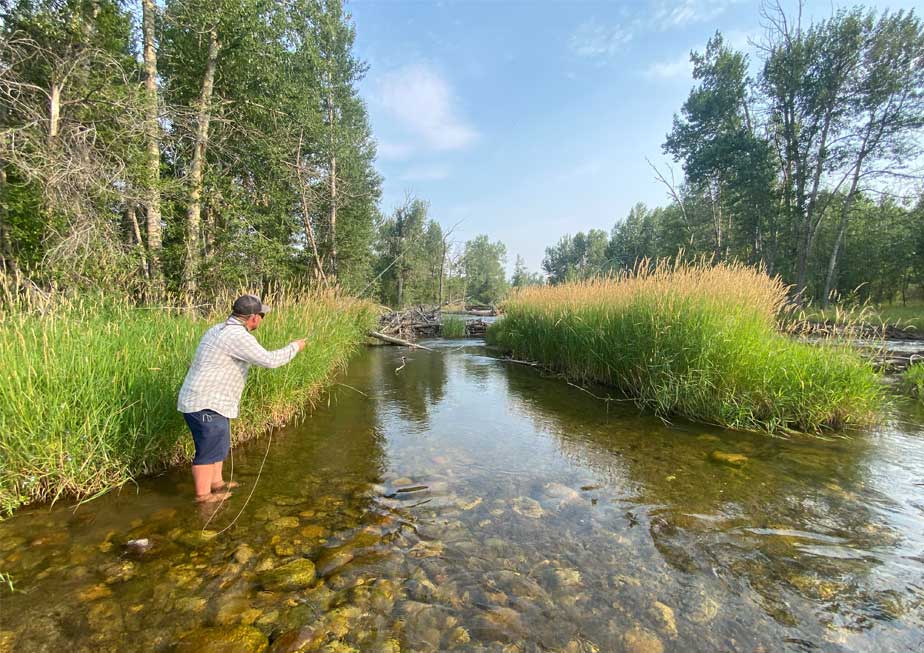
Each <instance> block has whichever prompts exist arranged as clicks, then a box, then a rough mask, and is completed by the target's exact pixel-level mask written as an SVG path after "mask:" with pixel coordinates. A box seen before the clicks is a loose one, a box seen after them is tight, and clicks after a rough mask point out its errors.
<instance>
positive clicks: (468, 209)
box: [347, 0, 916, 271]
mask: <svg viewBox="0 0 924 653" xmlns="http://www.w3.org/2000/svg"><path fill="white" fill-rule="evenodd" d="M791 4H792V6H795V5H794V3H791ZM842 4H847V5H853V4H855V3H852V2H850V3H840V2H809V3H807V7H806V9H805V13H806V14H807V15H809V16H815V17H821V18H824V17H827V16H830V15H831V13H832V11H833V10H834V9H835V8H837V7H840V6H842ZM864 4H866V5H867V6H874V7H877V8H885V7H888V8H890V9H900V8H909V7H913V6H914V5H915V4H916V3H915V2H909V1H905V0H896V1H893V2H888V3H880V2H872V3H871V2H866V3H864ZM347 9H348V11H350V12H351V13H352V15H353V19H354V21H355V24H356V30H357V39H356V48H355V51H356V54H357V55H358V56H359V57H360V58H361V59H363V60H365V61H366V62H367V63H368V64H369V66H370V69H369V72H368V74H367V76H366V78H365V79H364V80H363V82H362V83H361V85H360V92H361V94H362V96H363V98H364V99H365V101H366V103H367V106H368V109H369V114H370V117H371V120H372V128H373V132H374V134H375V136H376V139H377V140H378V142H379V156H378V163H377V167H378V169H379V171H380V172H381V174H382V175H383V176H384V179H385V181H384V186H383V197H382V209H383V210H384V211H385V212H388V213H390V212H391V211H392V210H393V209H394V207H395V206H397V205H398V204H399V203H401V201H402V200H403V198H404V197H405V195H406V194H407V193H410V194H413V195H415V196H417V197H420V198H422V199H425V200H428V201H429V202H430V204H431V211H430V215H431V217H432V218H435V219H437V220H438V221H439V222H440V223H441V224H442V225H443V226H444V227H447V228H448V227H450V226H452V225H454V224H456V223H457V222H459V221H462V223H461V225H460V226H459V227H458V228H457V229H456V231H455V233H454V234H453V238H454V239H456V240H458V241H459V242H464V240H467V239H469V238H471V237H473V236H475V235H477V234H479V233H486V234H488V236H490V238H491V239H492V240H501V241H503V242H504V243H505V244H506V245H507V252H508V257H507V258H508V262H507V263H508V269H512V266H513V262H514V260H515V257H516V255H517V254H519V255H521V256H523V258H524V259H525V260H526V263H527V265H528V267H529V268H530V269H531V270H533V271H537V270H539V266H540V263H541V261H542V257H543V254H544V250H545V247H546V246H548V245H551V244H554V243H555V242H556V241H557V240H558V239H559V238H560V237H561V236H562V235H564V234H566V233H575V232H577V231H586V230H588V229H590V228H602V229H606V230H607V231H609V230H610V229H611V228H612V227H613V224H614V223H615V222H617V221H618V220H621V219H623V218H624V217H625V216H626V214H627V213H628V211H629V209H630V208H631V206H632V205H634V204H635V203H636V202H645V203H646V204H648V205H650V206H655V205H658V204H664V203H666V202H667V199H666V195H665V189H664V187H663V186H661V185H659V183H658V182H657V181H656V180H655V179H654V176H653V173H652V171H651V170H650V168H649V167H648V164H647V163H646V158H648V159H650V160H651V161H652V162H654V163H655V164H657V165H659V166H661V167H662V168H664V166H665V165H666V164H667V163H668V162H669V161H668V160H667V159H666V158H665V157H664V155H663V154H662V153H661V144H662V143H663V142H664V136H665V134H666V133H667V132H668V131H670V128H671V121H672V118H673V115H674V113H676V112H678V111H679V110H680V107H681V105H682V104H683V102H684V100H685V99H686V97H687V95H688V93H689V91H690V88H691V87H692V84H693V80H692V77H691V75H690V66H689V63H688V61H689V53H690V50H702V49H703V48H704V47H705V44H706V41H707V40H708V39H709V37H710V36H711V35H712V34H714V33H715V31H716V30H720V31H721V32H722V33H723V34H724V35H725V37H726V39H727V40H728V41H729V42H730V43H732V44H733V45H734V46H736V47H739V48H741V49H744V50H745V51H750V50H751V49H752V48H751V46H749V45H748V39H749V38H750V39H752V40H753V39H757V40H759V39H760V37H761V34H762V28H761V18H760V3H759V2H757V1H751V0H747V1H736V0H680V1H677V2H667V1H664V0H634V1H631V2H525V1H521V2H487V1H479V2H474V1H469V2H423V1H416V2H408V1H399V0H354V1H353V2H351V3H349V4H348V7H347ZM674 167H675V172H676V173H677V174H678V175H679V174H680V172H679V169H678V166H674ZM665 170H666V168H665Z"/></svg>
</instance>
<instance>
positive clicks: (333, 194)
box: [327, 79, 337, 279]
mask: <svg viewBox="0 0 924 653" xmlns="http://www.w3.org/2000/svg"><path fill="white" fill-rule="evenodd" d="M328 84H330V79H328ZM327 125H328V128H329V129H330V217H329V221H330V223H329V231H328V236H329V238H330V272H331V276H332V277H334V279H336V278H337V152H336V139H335V138H334V131H335V125H334V97H333V91H332V89H331V88H330V87H328V90H327Z"/></svg>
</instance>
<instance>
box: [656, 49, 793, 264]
mask: <svg viewBox="0 0 924 653" xmlns="http://www.w3.org/2000/svg"><path fill="white" fill-rule="evenodd" d="M690 58H691V60H692V61H693V78H694V79H696V80H698V81H699V82H700V83H699V86H697V87H696V88H694V89H693V90H692V91H691V92H690V96H689V97H688V98H687V101H686V102H685V103H684V105H683V108H682V109H681V116H675V117H674V128H673V131H671V133H670V134H668V136H667V140H666V141H665V144H664V150H665V152H667V153H669V154H672V155H673V156H674V159H675V160H678V161H682V162H683V169H684V173H685V174H686V179H687V182H688V183H689V184H690V185H691V186H692V187H693V188H694V189H695V190H696V191H697V193H699V194H701V195H702V196H703V197H705V198H706V199H707V200H708V203H709V207H710V217H711V220H710V222H711V227H712V228H711V241H712V251H713V253H714V255H715V256H716V257H717V258H720V259H721V258H726V259H727V258H731V257H733V256H737V257H739V258H744V259H747V260H752V261H755V262H756V261H764V262H766V261H767V260H768V259H769V260H771V261H772V259H773V258H774V256H775V251H776V224H775V220H774V218H773V215H774V207H773V206H772V196H773V188H774V162H773V153H772V149H771V147H770V143H769V142H768V141H767V140H766V139H765V138H762V137H760V136H758V135H757V134H756V133H755V131H754V128H755V124H754V121H753V120H752V118H751V115H752V113H753V110H752V109H751V108H750V103H751V99H750V97H749V90H748V89H749V84H750V81H749V79H748V77H747V57H745V56H744V55H743V54H741V53H739V52H733V51H731V50H730V49H728V48H727V47H726V46H725V43H724V41H723V39H722V35H721V34H719V33H716V35H715V36H713V37H712V38H711V39H710V40H709V42H708V44H707V45H706V51H705V53H704V54H698V53H696V52H694V53H692V54H691V56H690Z"/></svg>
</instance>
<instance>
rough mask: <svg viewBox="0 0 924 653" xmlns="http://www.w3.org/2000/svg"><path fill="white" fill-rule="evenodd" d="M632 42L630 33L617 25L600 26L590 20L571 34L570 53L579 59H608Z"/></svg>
mask: <svg viewBox="0 0 924 653" xmlns="http://www.w3.org/2000/svg"><path fill="white" fill-rule="evenodd" d="M631 40H632V32H631V31H630V30H628V29H625V28H623V27H621V26H619V25H601V24H600V23H598V22H597V21H596V20H594V19H591V20H588V21H586V22H584V23H582V24H581V25H580V26H578V28H577V29H576V30H575V31H574V32H573V33H572V34H571V38H570V39H569V45H570V47H571V51H572V52H574V53H575V54H576V55H578V56H579V57H586V58H589V59H610V58H612V57H613V56H614V55H616V54H617V53H619V52H620V51H621V50H622V48H623V46H625V45H626V44H627V43H629V41H631Z"/></svg>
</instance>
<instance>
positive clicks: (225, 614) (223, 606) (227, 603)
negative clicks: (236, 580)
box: [215, 595, 252, 626]
mask: <svg viewBox="0 0 924 653" xmlns="http://www.w3.org/2000/svg"><path fill="white" fill-rule="evenodd" d="M249 609H250V600H249V599H248V598H247V597H245V596H227V595H226V596H222V597H221V598H220V600H219V606H218V611H217V612H216V613H215V623H216V624H218V625H219V626H230V625H231V624H239V623H242V620H241V616H242V615H243V614H244V612H246V611H247V610H249ZM251 623H252V622H251ZM248 625H249V624H248Z"/></svg>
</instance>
